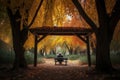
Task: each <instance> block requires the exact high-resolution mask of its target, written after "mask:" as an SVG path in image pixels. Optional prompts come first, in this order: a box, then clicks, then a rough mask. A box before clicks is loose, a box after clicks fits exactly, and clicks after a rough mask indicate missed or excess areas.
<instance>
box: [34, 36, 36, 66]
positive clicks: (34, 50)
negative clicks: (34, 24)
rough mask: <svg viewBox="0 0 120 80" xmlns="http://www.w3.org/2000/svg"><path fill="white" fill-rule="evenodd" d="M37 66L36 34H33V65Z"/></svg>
mask: <svg viewBox="0 0 120 80" xmlns="http://www.w3.org/2000/svg"><path fill="white" fill-rule="evenodd" d="M36 66H37V35H35V43H34V67H36Z"/></svg>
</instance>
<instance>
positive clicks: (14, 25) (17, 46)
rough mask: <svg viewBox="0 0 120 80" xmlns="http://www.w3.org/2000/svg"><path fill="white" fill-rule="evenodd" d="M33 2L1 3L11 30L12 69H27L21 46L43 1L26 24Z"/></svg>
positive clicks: (31, 0) (8, 1)
mask: <svg viewBox="0 0 120 80" xmlns="http://www.w3.org/2000/svg"><path fill="white" fill-rule="evenodd" d="M33 1H34V0H29V1H28V0H12V1H11V0H7V1H2V2H3V3H4V4H5V6H6V10H7V13H8V16H9V19H10V24H11V29H12V38H13V48H14V51H15V60H14V64H13V69H16V68H26V67H27V63H26V60H25V57H24V52H25V49H24V47H23V46H24V44H25V42H26V40H27V38H28V29H29V27H30V26H31V25H32V24H33V22H34V20H35V18H36V15H37V12H38V11H39V8H40V7H41V4H42V2H43V0H40V1H39V5H38V8H37V10H36V12H35V15H34V16H33V19H32V21H31V22H30V24H28V18H29V11H30V9H31V6H32V4H33Z"/></svg>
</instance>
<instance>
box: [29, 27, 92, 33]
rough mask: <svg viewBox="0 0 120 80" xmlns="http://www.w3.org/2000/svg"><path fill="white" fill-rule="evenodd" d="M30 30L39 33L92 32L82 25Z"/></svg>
mask: <svg viewBox="0 0 120 80" xmlns="http://www.w3.org/2000/svg"><path fill="white" fill-rule="evenodd" d="M29 30H30V32H32V33H33V34H37V35H76V34H77V35H86V34H88V33H90V32H92V30H91V29H87V28H80V27H38V28H31V29H29Z"/></svg>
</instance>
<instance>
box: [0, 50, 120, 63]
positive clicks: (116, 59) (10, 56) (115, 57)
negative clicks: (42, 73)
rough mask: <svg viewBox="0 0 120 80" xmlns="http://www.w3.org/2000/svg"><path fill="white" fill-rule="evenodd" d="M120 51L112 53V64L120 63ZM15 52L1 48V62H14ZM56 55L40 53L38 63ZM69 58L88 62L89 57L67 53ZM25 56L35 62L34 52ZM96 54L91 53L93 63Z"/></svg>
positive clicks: (26, 53) (30, 61)
mask: <svg viewBox="0 0 120 80" xmlns="http://www.w3.org/2000/svg"><path fill="white" fill-rule="evenodd" d="M119 54H120V52H117V53H111V54H110V58H111V62H112V64H120V55H119ZM14 56H15V54H14V52H13V51H12V52H8V51H3V50H0V63H1V64H12V63H13V62H14ZM54 57H56V55H54V54H48V55H46V56H44V57H43V56H41V55H40V54H38V55H37V61H38V63H43V62H44V61H43V58H54ZM65 57H67V58H68V59H69V60H79V61H80V62H82V63H86V64H88V59H87V55H86V54H85V55H74V54H73V55H67V56H65ZM25 58H26V61H27V63H28V64H33V63H34V54H33V53H31V52H25ZM95 61H96V60H95V55H91V63H92V64H95Z"/></svg>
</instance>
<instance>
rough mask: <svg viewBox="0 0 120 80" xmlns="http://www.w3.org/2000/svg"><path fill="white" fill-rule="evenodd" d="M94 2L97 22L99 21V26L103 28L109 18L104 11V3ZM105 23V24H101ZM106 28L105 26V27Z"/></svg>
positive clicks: (101, 0) (96, 0)
mask: <svg viewBox="0 0 120 80" xmlns="http://www.w3.org/2000/svg"><path fill="white" fill-rule="evenodd" d="M95 2H96V8H97V13H98V20H99V26H100V28H101V27H104V25H105V24H106V25H107V24H108V21H109V17H108V14H107V11H106V7H105V1H104V0H95ZM103 23H105V24H103ZM106 28H107V26H106Z"/></svg>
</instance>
